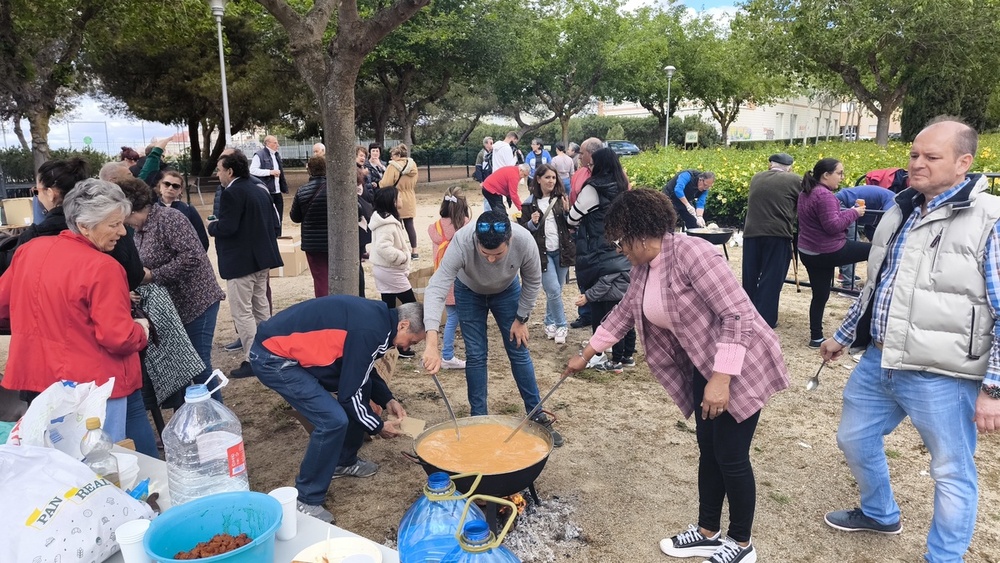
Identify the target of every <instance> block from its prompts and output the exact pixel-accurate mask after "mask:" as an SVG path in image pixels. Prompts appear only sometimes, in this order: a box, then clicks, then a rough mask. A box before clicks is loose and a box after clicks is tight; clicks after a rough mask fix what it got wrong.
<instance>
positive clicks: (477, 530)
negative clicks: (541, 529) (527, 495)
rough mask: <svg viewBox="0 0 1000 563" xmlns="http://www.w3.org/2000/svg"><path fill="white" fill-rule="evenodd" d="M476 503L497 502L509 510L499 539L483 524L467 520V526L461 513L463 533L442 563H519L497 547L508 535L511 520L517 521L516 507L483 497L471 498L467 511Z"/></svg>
mask: <svg viewBox="0 0 1000 563" xmlns="http://www.w3.org/2000/svg"><path fill="white" fill-rule="evenodd" d="M476 500H485V501H489V502H497V503H500V504H505V505H507V506H508V507H510V518H508V519H507V524H506V525H505V526H504V527H503V530H502V531H501V532H500V535H499V536H494V535H493V533H492V532H490V526H489V524H487V523H486V521H479V520H469V521H468V522H466V521H465V520H466V518H465V516H466V513H465V512H463V513H462V522H464V525H463V526H462V533H461V536H460V537H459V538H457V539H458V545H456V546H455V548H454V549H452V550H451V551H449V552H448V553H447V554H445V556H444V557H442V558H441V563H521V560H520V559H518V558H517V556H516V555H514V552H513V551H511V550H509V549H507V548H506V547H504V546H502V545H500V544H501V542H503V538H504V536H506V535H507V532H509V531H510V527H511V525H512V524H513V523H514V518H516V517H517V507H516V506H514V503H512V502H511V501H509V500H507V499H501V498H496V497H491V496H486V495H473V496H471V497H469V500H468V502H467V503H466V510H468V507H469V506H470V505H472V503H473V502H474V501H476Z"/></svg>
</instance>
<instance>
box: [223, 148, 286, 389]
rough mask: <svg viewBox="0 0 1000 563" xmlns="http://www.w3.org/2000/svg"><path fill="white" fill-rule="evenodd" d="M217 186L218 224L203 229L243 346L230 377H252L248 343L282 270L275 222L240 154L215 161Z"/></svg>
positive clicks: (271, 208)
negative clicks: (270, 282) (274, 274)
mask: <svg viewBox="0 0 1000 563" xmlns="http://www.w3.org/2000/svg"><path fill="white" fill-rule="evenodd" d="M217 168H218V173H219V181H220V182H221V183H222V185H223V186H225V187H226V189H225V190H223V192H222V196H221V198H220V201H219V216H218V219H216V220H215V221H212V222H210V223H209V224H208V234H210V235H212V236H213V237H215V249H216V251H217V252H218V255H219V275H221V276H222V278H223V279H225V280H226V282H227V289H228V291H227V293H228V294H229V295H228V296H229V311H230V313H231V314H232V317H233V322H234V323H235V324H236V333H237V334H238V335H239V336H240V341H242V342H243V353H244V361H243V363H242V364H241V365H240V367H239V368H237V369H236V370H234V371H233V372H232V374H231V375H232V377H237V378H239V377H249V376H251V375H253V372H252V371H251V368H250V363H249V361H247V359H248V358H249V354H250V344H252V343H253V339H254V336H256V334H257V324H259V323H261V322H263V321H266V320H267V319H269V318H270V317H271V314H270V311H269V308H268V304H267V276H268V271H269V270H270V269H271V268H277V267H278V266H281V265H282V261H281V255H280V254H279V253H278V242H277V239H276V237H277V235H278V221H277V217H276V216H275V212H274V205H273V203H272V201H271V197H270V196H268V194H267V192H265V191H264V190H262V189H260V187H259V186H258V185H257V184H255V183H254V182H253V181H252V180H251V179H250V163H249V162H247V158H246V156H244V155H243V153H241V152H235V153H233V154H229V155H226V156H224V157H222V158H221V159H220V160H219V164H218V167H217Z"/></svg>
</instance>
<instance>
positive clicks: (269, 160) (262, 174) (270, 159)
mask: <svg viewBox="0 0 1000 563" xmlns="http://www.w3.org/2000/svg"><path fill="white" fill-rule="evenodd" d="M278 148H279V147H278V138H277V137H275V136H274V135H268V136H267V137H264V148H262V149H260V150H259V151H257V152H256V153H254V155H253V160H252V161H250V174H251V175H252V176H256V177H258V178H260V179H261V180H262V181H263V182H264V186H266V187H267V193H269V194H271V199H272V200H273V201H274V208H275V209H277V210H278V225H279V226H280V225H281V221H282V220H283V217H284V212H285V198H284V196H283V194H287V193H288V182H286V181H285V167H284V166H282V164H281V155H280V154H278ZM279 235H280V232H279Z"/></svg>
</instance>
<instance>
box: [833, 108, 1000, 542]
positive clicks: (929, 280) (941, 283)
mask: <svg viewBox="0 0 1000 563" xmlns="http://www.w3.org/2000/svg"><path fill="white" fill-rule="evenodd" d="M977 142H978V140H977V136H976V131H975V130H974V129H972V128H971V127H969V126H968V125H965V124H964V123H961V122H960V121H958V120H957V119H953V118H938V119H935V120H934V121H932V122H931V124H930V125H928V126H927V127H926V128H925V129H924V130H923V131H921V132H920V134H918V135H917V137H916V138H915V139H914V141H913V146H912V148H911V149H910V163H909V173H910V188H909V189H907V190H905V191H903V192H901V193H900V194H899V195H898V196H897V197H896V203H897V205H896V207H894V208H892V209H890V210H889V211H887V212H886V214H885V216H884V217H883V220H882V222H881V223H880V224H879V226H878V229H877V230H876V231H875V237H874V239H873V240H872V252H871V255H870V256H869V258H868V281H867V282H866V283H865V287H864V289H863V290H862V292H861V296H860V298H859V299H858V301H857V302H855V303H854V305H853V306H852V307H851V308H850V310H849V311H848V313H847V318H846V319H845V320H844V324H843V325H842V326H841V327H840V329H839V330H838V331H837V332H836V334H834V336H833V338H830V339H828V340H826V341H825V342H823V344H822V346H821V347H820V355H822V357H823V359H824V360H827V361H833V360H836V359H838V358H840V357H841V355H842V354H843V352H844V349H845V348H847V347H848V346H850V347H851V351H852V352H859V351H863V352H864V355H863V356H862V357H861V360H860V361H859V362H858V365H857V367H856V368H855V369H854V372H853V373H851V377H850V379H849V380H848V382H847V385H846V386H845V388H844V408H843V413H842V414H841V419H840V428H839V429H838V431H837V444H838V445H839V446H840V449H841V450H842V451H843V452H844V456H845V457H846V459H847V464H848V466H849V467H850V468H851V472H852V473H853V474H854V478H855V479H856V480H857V483H858V489H859V491H860V493H861V506H860V508H856V509H854V510H839V511H835V512H829V513H827V515H826V518H825V519H826V523H827V524H829V525H830V526H832V527H834V528H837V529H839V530H844V531H848V532H855V531H869V532H877V533H882V534H898V533H900V532H901V531H902V525H901V524H900V509H899V505H898V504H897V503H896V501H895V499H894V498H893V493H892V488H891V486H890V481H889V467H888V464H887V462H886V455H885V450H884V444H883V437H884V436H885V435H887V434H889V433H890V432H891V431H892V430H893V429H895V428H896V426H898V425H899V423H900V422H902V421H903V419H904V418H906V417H907V416H908V417H910V420H911V421H912V423H913V426H914V427H916V429H917V431H918V432H919V433H920V436H921V437H922V438H923V442H924V445H925V446H926V447H927V450H928V451H929V452H930V458H931V460H930V464H931V466H930V475H931V478H933V479H934V516H933V519H932V521H931V525H930V531H929V533H928V535H927V554H926V556H925V557H926V559H927V560H928V561H932V562H936V561H962V560H963V559H962V558H963V556H964V554H965V552H966V551H967V550H968V548H969V543H970V542H971V541H972V531H973V528H974V526H975V523H976V510H977V503H978V498H979V490H978V479H977V476H976V466H975V459H974V458H973V455H974V454H975V451H976V439H977V429H978V431H979V432H982V433H987V432H996V431H997V430H1000V339H998V337H997V335H998V334H1000V323H998V321H997V317H998V314H997V313H998V311H1000V225H998V223H997V222H998V220H1000V198H997V197H994V196H991V195H988V194H986V193H985V192H984V190H985V188H986V187H987V180H986V178H985V177H984V176H982V175H980V174H968V171H969V168H970V167H971V166H972V161H973V157H974V155H975V154H976V145H977Z"/></svg>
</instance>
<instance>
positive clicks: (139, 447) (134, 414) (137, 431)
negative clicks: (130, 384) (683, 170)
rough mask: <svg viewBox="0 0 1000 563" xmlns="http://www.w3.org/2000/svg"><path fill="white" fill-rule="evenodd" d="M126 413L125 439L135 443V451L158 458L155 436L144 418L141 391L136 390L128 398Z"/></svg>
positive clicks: (143, 402) (144, 410)
mask: <svg viewBox="0 0 1000 563" xmlns="http://www.w3.org/2000/svg"><path fill="white" fill-rule="evenodd" d="M126 408H127V412H126V413H125V437H126V438H131V439H132V441H133V442H135V451H137V452H139V453H141V454H146V455H148V456H149V457H152V458H157V459H158V458H159V457H160V452H159V450H157V449H156V435H155V434H153V425H152V424H150V423H149V417H148V416H146V403H145V401H143V400H142V389H137V390H136V391H135V392H133V393H132V394H131V395H129V396H128V406H127V407H126Z"/></svg>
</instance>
